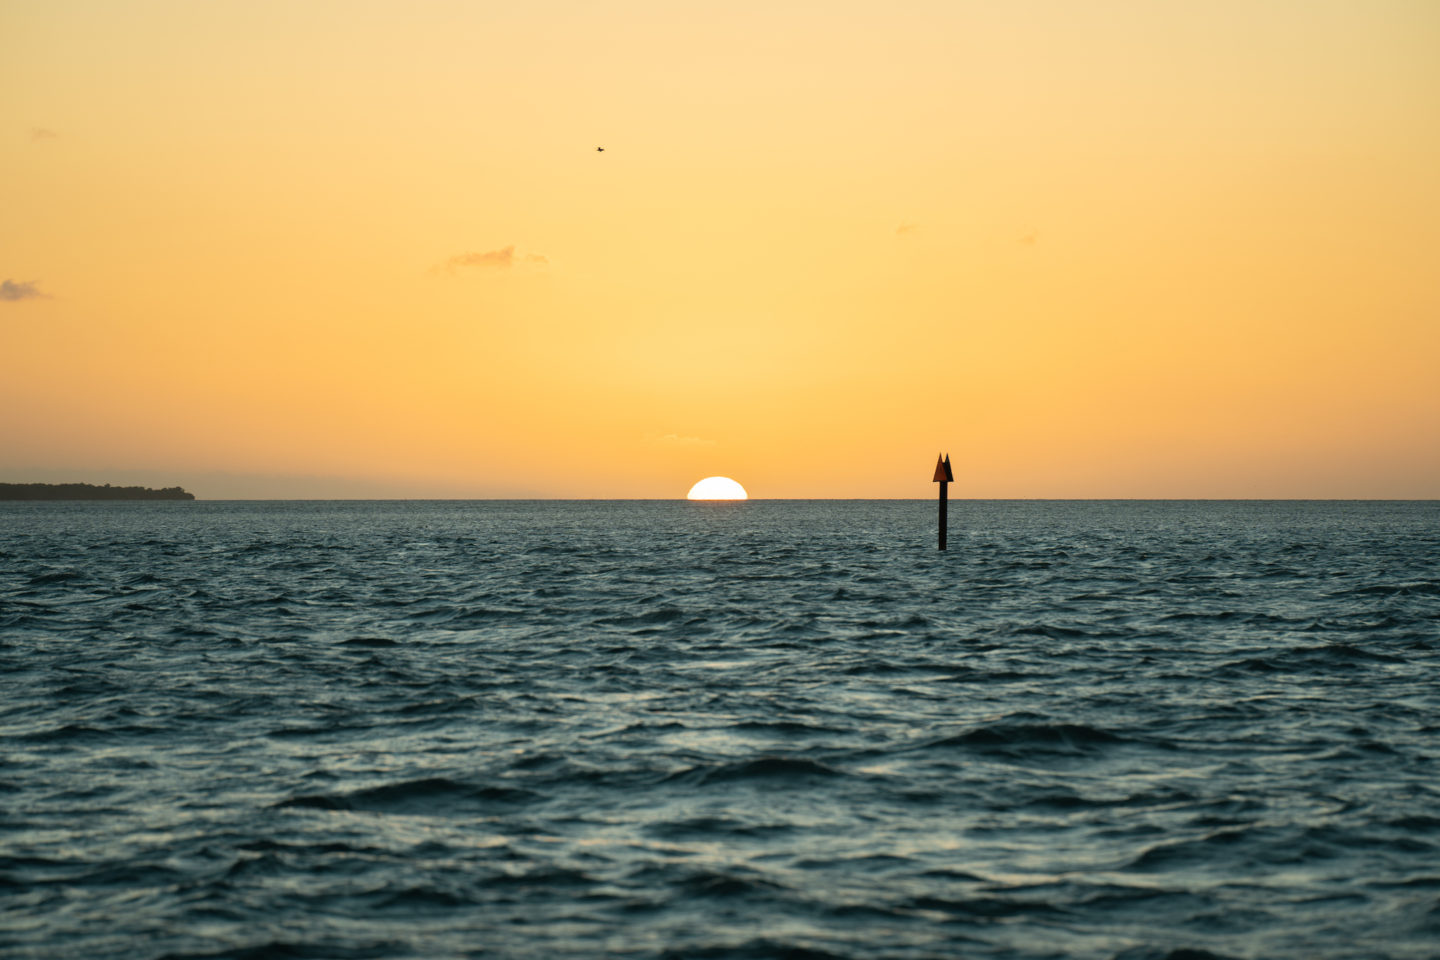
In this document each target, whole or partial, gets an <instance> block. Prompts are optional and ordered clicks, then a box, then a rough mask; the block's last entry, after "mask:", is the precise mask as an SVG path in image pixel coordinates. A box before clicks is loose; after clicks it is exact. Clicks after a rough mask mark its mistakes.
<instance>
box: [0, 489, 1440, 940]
mask: <svg viewBox="0 0 1440 960" xmlns="http://www.w3.org/2000/svg"><path fill="white" fill-rule="evenodd" d="M933 537H934V505H933V504H931V503H926V502H923V501H922V502H896V501H890V502H780V501H777V502H750V503H740V504H694V503H684V502H676V503H661V502H649V503H636V502H574V503H557V502H548V503H513V502H512V503H505V502H500V503H496V502H487V503H431V502H410V503H405V502H397V503H206V502H198V503H133V504H126V503H72V504H36V503H20V504H15V503H12V504H0V952H3V953H4V954H5V955H6V956H10V957H85V958H92V960H98V958H108V957H116V958H120V957H124V958H158V957H175V958H178V957H426V958H429V957H451V956H456V957H458V956H482V955H483V956H494V957H533V958H566V957H595V956H616V957H711V958H716V957H737V958H738V957H747V958H748V957H788V958H828V957H844V958H875V957H897V958H898V957H987V958H988V957H994V958H1002V957H1003V958H1040V957H1079V958H1091V957H1093V958H1112V957H1118V958H1125V960H1142V958H1161V957H1170V958H1173V960H1180V958H1190V960H1195V958H1203V957H1211V956H1219V957H1245V958H1262V957H1265V958H1268V957H1326V958H1339V957H1357V958H1358V957H1365V958H1374V957H1433V956H1436V955H1440V946H1437V943H1440V569H1437V565H1436V564H1437V557H1440V504H1437V503H1147V502H1126V503H1070V502H1058V503H1036V502H1031V503H979V504H971V503H964V502H954V503H952V505H951V550H950V551H949V553H948V554H944V555H942V554H938V553H937V551H936V550H935V549H934V543H933Z"/></svg>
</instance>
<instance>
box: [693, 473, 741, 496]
mask: <svg viewBox="0 0 1440 960" xmlns="http://www.w3.org/2000/svg"><path fill="white" fill-rule="evenodd" d="M685 499H687V500H748V499H750V497H749V495H748V494H747V493H746V492H745V488H744V487H742V486H740V484H738V483H736V482H735V481H734V480H731V479H730V478H729V477H706V478H705V479H704V480H701V481H700V482H699V483H697V484H695V486H693V487H691V488H690V493H689V494H688V495H686V497H685Z"/></svg>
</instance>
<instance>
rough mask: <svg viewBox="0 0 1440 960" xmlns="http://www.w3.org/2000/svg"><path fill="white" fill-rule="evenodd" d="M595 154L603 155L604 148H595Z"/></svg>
mask: <svg viewBox="0 0 1440 960" xmlns="http://www.w3.org/2000/svg"><path fill="white" fill-rule="evenodd" d="M595 152H596V153H604V152H605V148H604V147H596V148H595Z"/></svg>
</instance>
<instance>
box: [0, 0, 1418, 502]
mask: <svg viewBox="0 0 1440 960" xmlns="http://www.w3.org/2000/svg"><path fill="white" fill-rule="evenodd" d="M0 34H3V37H4V41H5V44H4V45H5V52H4V54H3V56H0V118H3V124H0V281H3V286H0V481H42V480H44V481H70V480H83V481H89V482H94V483H105V482H110V483H146V484H150V485H157V486H170V485H173V484H177V483H180V484H184V485H185V486H186V487H187V488H188V489H190V490H192V491H194V492H195V493H196V494H197V495H198V496H200V497H202V498H217V497H221V498H223V497H242V498H243V497H372V496H378V497H392V496H395V497H660V498H668V497H675V498H679V497H683V496H684V495H685V492H686V491H687V490H688V489H689V487H690V485H691V484H692V483H694V482H695V481H696V480H698V479H699V478H701V477H703V476H708V475H712V474H723V475H728V476H731V477H734V478H736V479H737V480H739V481H740V482H741V483H743V484H744V485H745V486H746V487H747V488H748V489H749V491H750V494H751V496H753V497H926V498H929V497H933V495H934V490H933V488H932V485H931V484H930V475H931V471H932V470H933V466H934V458H935V454H936V453H937V452H938V451H941V450H946V451H948V452H949V453H950V454H951V458H952V460H953V462H954V466H955V474H956V483H955V484H953V485H952V487H951V496H952V497H956V498H966V497H1341V498H1348V497H1377V498H1389V497H1399V498H1430V497H1440V3H1437V2H1434V0H1365V2H1359V0H1355V2H1348V0H1347V2H1326V0H1235V2H1227V0H1221V2H1203V3H1202V2H1193V3H1192V2H1185V3H1182V2H1161V0H1086V2H1069V0H1066V2H1059V0H1056V2H1038V0H1037V2H1023V0H1022V2H984V3H981V2H963V0H949V2H915V3H878V2H866V3H847V2H837V0H826V2H815V3H784V2H776V0H766V2H757V3H750V2H737V0H726V2H724V3H708V2H677V0H670V2H650V3H642V2H625V0H617V2H605V3H596V2H529V0H526V2H505V3H480V2H416V3H397V2H357V0H348V2H293V0H284V2H257V0H244V2H228V0H225V2H191V0H185V2H144V0H127V2H68V0H43V2H20V0H0ZM597 147H604V152H599V151H597V150H596V148H597Z"/></svg>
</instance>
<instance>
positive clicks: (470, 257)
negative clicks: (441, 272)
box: [445, 244, 515, 270]
mask: <svg viewBox="0 0 1440 960" xmlns="http://www.w3.org/2000/svg"><path fill="white" fill-rule="evenodd" d="M514 262H515V245H514V244H511V245H510V246H508V247H502V248H500V249H499V250H491V251H488V252H487V253H459V254H456V255H455V256H453V257H451V258H450V259H449V260H447V261H445V266H447V267H449V268H450V269H451V270H454V269H455V268H456V267H509V266H510V265H512V264H513V263H514Z"/></svg>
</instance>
